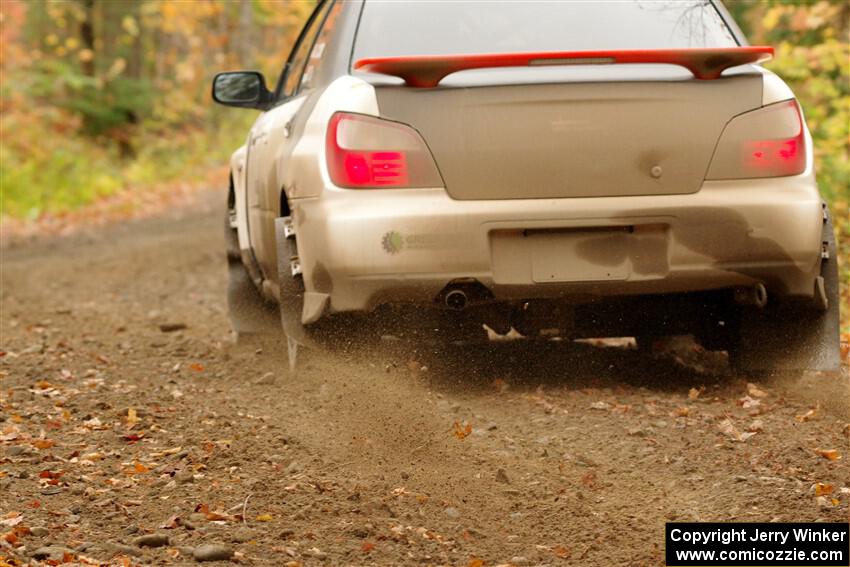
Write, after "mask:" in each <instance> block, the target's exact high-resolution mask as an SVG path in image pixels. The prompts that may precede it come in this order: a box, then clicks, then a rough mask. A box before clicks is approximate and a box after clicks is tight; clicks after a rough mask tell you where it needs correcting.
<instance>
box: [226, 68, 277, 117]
mask: <svg viewBox="0 0 850 567" xmlns="http://www.w3.org/2000/svg"><path fill="white" fill-rule="evenodd" d="M212 97H213V100H214V101H216V102H217V103H219V104H223V105H225V106H236V107H239V108H257V109H260V110H265V109H266V108H267V107H268V105H269V103H271V102H272V99H273V98H274V95H273V94H272V93H271V92H270V91H269V89H268V88H267V87H266V80H265V78H264V77H263V74H262V73H258V72H256V71H236V72H231V73H219V74H218V75H216V76H215V78H214V79H213V85H212Z"/></svg>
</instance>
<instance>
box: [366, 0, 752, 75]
mask: <svg viewBox="0 0 850 567" xmlns="http://www.w3.org/2000/svg"><path fill="white" fill-rule="evenodd" d="M736 45H738V43H737V42H736V41H735V38H734V37H733V36H732V34H731V32H730V31H729V28H728V27H727V26H726V24H725V23H724V22H723V20H722V18H721V17H720V14H718V12H717V9H716V8H715V7H714V5H712V4H711V3H710V2H708V1H705V0H696V1H683V0H670V1H659V0H615V1H610V0H609V1H607V2H600V1H599V0H587V1H581V0H576V1H570V2H529V1H515V2H474V1H469V2H464V1H454V2H430V1H425V0H418V1H417V0H413V1H399V0H390V1H380V0H367V2H366V3H365V5H364V7H363V13H362V15H361V18H360V27H359V29H358V32H357V40H356V45H355V46H354V61H357V60H358V59H362V58H364V57H384V56H399V55H449V54H474V53H522V52H535V51H587V50H595V49H660V48H684V47H734V46H736Z"/></svg>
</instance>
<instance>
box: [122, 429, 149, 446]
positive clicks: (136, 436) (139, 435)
mask: <svg viewBox="0 0 850 567" xmlns="http://www.w3.org/2000/svg"><path fill="white" fill-rule="evenodd" d="M144 436H145V433H144V431H142V432H140V433H130V434H128V435H124V436H123V439H124V440H125V441H127V442H129V443H135V442H136V441H140V440H141V439H142V438H143V437H144Z"/></svg>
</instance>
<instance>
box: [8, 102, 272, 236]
mask: <svg viewBox="0 0 850 567" xmlns="http://www.w3.org/2000/svg"><path fill="white" fill-rule="evenodd" d="M255 118H256V115H255V114H254V113H251V112H231V113H224V114H222V115H221V116H218V117H216V119H215V120H214V121H211V122H210V123H208V124H204V125H195V126H186V127H184V128H182V129H180V130H167V131H165V130H161V131H156V130H147V131H145V130H144V128H139V130H140V133H139V135H138V136H137V137H136V138H135V140H134V147H135V152H136V155H135V156H134V157H133V158H132V159H128V158H122V157H121V156H120V155H119V152H118V150H117V148H116V147H115V146H114V144H112V145H109V144H101V143H98V142H97V141H96V140H92V139H91V138H88V137H85V136H83V135H78V134H73V132H74V130H75V128H74V126H73V125H67V124H63V123H62V120H63V119H70V117H68V116H67V115H53V114H52V113H43V114H41V115H33V114H23V113H10V114H7V115H6V116H4V117H2V118H0V130H2V132H3V133H4V134H3V136H2V139H0V215H2V216H3V217H11V218H13V219H28V220H31V221H36V220H37V219H39V218H40V217H42V216H44V215H55V214H61V213H65V212H69V211H74V210H77V209H79V208H81V207H85V206H87V205H91V204H92V203H95V202H97V201H98V200H100V199H103V198H106V197H110V196H112V195H115V194H117V193H120V192H122V191H144V190H145V187H146V186H150V185H155V184H160V183H163V182H169V181H176V180H180V181H182V182H186V183H199V182H202V181H205V180H206V179H207V177H208V176H207V173H208V171H209V169H210V168H216V167H220V166H221V165H222V164H226V163H227V160H228V158H229V156H230V154H231V153H232V152H233V151H234V150H235V149H236V148H238V147H239V146H240V145H241V144H242V143H243V141H244V138H245V134H246V132H247V130H248V128H249V126H250V124H251V122H252V121H253V120H254V119H255Z"/></svg>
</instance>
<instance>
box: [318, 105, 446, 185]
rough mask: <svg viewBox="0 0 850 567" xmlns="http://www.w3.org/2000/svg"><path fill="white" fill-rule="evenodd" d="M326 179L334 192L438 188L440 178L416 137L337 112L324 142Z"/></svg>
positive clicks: (370, 118)
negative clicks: (336, 188) (340, 190)
mask: <svg viewBox="0 0 850 567" xmlns="http://www.w3.org/2000/svg"><path fill="white" fill-rule="evenodd" d="M325 150H326V154H327V162H328V173H330V177H331V181H333V183H334V185H336V186H337V187H344V188H347V189H407V188H415V187H442V186H443V178H442V177H441V176H440V172H439V171H438V170H437V166H436V164H435V163H434V158H433V157H432V156H431V152H430V150H429V149H428V146H426V145H425V142H424V140H422V137H421V136H420V135H419V132H417V131H416V130H414V129H413V128H411V127H410V126H407V125H406V124H400V123H398V122H392V121H389V120H382V119H380V118H375V117H373V116H366V115H363V114H352V113H348V112H337V113H336V114H334V115H333V116H331V119H330V122H329V123H328V133H327V138H326V141H325Z"/></svg>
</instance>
